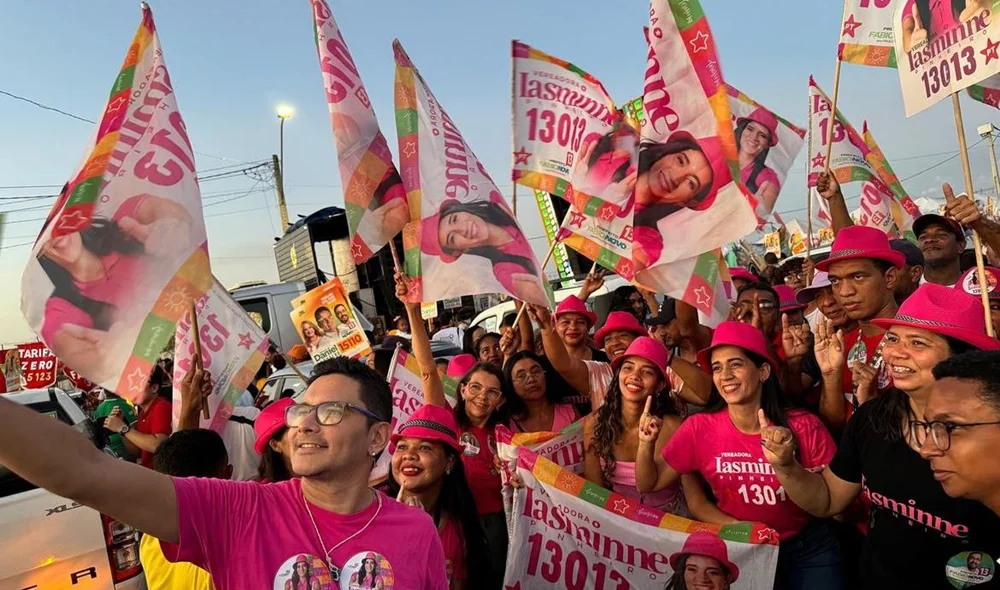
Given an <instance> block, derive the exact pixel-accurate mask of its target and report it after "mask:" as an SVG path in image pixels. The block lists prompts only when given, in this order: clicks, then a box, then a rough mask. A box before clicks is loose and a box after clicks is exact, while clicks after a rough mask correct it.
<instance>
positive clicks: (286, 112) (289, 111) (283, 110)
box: [278, 104, 295, 171]
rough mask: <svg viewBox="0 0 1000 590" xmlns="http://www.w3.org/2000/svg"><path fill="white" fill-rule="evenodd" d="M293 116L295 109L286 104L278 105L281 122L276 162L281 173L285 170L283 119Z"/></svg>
mask: <svg viewBox="0 0 1000 590" xmlns="http://www.w3.org/2000/svg"><path fill="white" fill-rule="evenodd" d="M294 114H295V109H293V108H292V107H290V106H288V105H287V104H282V105H278V119H279V120H280V121H281V125H280V130H279V134H280V145H279V150H278V161H279V162H281V169H282V171H284V169H285V119H291V118H292V115H294Z"/></svg>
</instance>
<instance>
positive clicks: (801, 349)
mask: <svg viewBox="0 0 1000 590" xmlns="http://www.w3.org/2000/svg"><path fill="white" fill-rule="evenodd" d="M811 335H812V332H810V331H809V323H808V322H806V323H802V324H799V325H796V326H793V325H791V324H790V323H789V321H788V314H787V313H783V314H781V345H782V347H783V348H784V349H785V357H786V358H788V359H794V358H800V357H804V356H806V355H807V354H809V345H810V343H811V342H810V340H811V339H810V336H811Z"/></svg>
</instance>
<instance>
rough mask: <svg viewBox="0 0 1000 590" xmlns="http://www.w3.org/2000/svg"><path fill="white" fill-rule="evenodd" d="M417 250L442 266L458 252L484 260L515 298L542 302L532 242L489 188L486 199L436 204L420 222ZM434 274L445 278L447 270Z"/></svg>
mask: <svg viewBox="0 0 1000 590" xmlns="http://www.w3.org/2000/svg"><path fill="white" fill-rule="evenodd" d="M420 250H421V251H422V252H423V254H424V255H425V256H434V257H436V258H439V259H440V260H441V261H442V262H443V263H445V265H448V264H450V263H452V262H455V261H456V260H458V259H459V258H461V257H462V256H463V255H470V256H479V257H482V258H485V259H486V260H488V261H489V262H490V264H491V266H492V267H493V275H494V276H495V277H496V280H497V281H499V283H500V284H501V285H503V287H504V289H506V290H508V291H509V292H511V293H513V294H514V296H515V297H516V298H518V299H521V300H523V301H543V300H545V291H544V290H543V288H542V285H541V282H540V281H539V279H538V268H537V266H536V264H535V262H534V261H533V252H532V249H531V244H530V243H528V240H527V238H525V236H524V234H523V233H521V230H520V229H519V228H518V225H517V221H516V220H515V219H514V216H513V215H512V214H511V212H510V210H509V209H508V208H507V204H506V203H504V201H503V197H502V196H501V195H500V193H499V192H497V191H491V192H490V195H489V200H488V201H472V202H462V201H459V200H457V199H447V200H445V201H444V202H443V203H441V206H440V208H439V209H438V212H437V213H436V214H434V215H431V216H430V217H427V218H425V219H424V220H423V223H422V225H421V231H420ZM445 268H446V267H445ZM436 275H437V276H435V277H434V278H439V277H440V278H446V273H436ZM442 275H445V276H442ZM425 280H433V279H428V278H426V277H425Z"/></svg>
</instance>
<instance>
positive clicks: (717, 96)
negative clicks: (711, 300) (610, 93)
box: [632, 0, 757, 282]
mask: <svg viewBox="0 0 1000 590" xmlns="http://www.w3.org/2000/svg"><path fill="white" fill-rule="evenodd" d="M646 38H647V41H648V55H647V61H646V64H647V65H646V78H645V86H644V88H643V111H644V112H645V116H646V120H647V125H645V126H643V127H642V128H641V142H640V146H639V170H640V171H642V172H641V173H640V174H639V177H638V179H637V182H636V190H635V209H634V214H635V217H634V224H633V233H632V238H633V241H632V244H633V251H632V258H633V261H634V263H635V269H636V278H637V279H638V280H639V281H640V282H643V281H644V280H646V281H647V282H648V279H644V278H643V276H642V275H643V272H644V271H647V270H648V269H652V268H654V267H656V266H657V265H661V264H666V263H669V262H675V261H678V260H685V259H689V258H692V257H697V256H699V255H701V254H702V253H704V252H708V251H712V250H714V249H716V248H720V247H722V246H723V245H725V244H727V243H729V242H732V241H735V240H738V239H740V238H743V237H744V236H746V235H748V234H750V233H752V232H753V231H754V230H755V229H756V227H757V216H756V214H755V213H754V209H755V208H756V199H755V198H753V197H752V196H750V195H746V194H744V192H743V190H742V189H741V188H740V187H739V183H738V182H737V180H738V178H739V169H738V166H739V164H738V162H737V149H736V137H735V135H734V134H733V125H732V111H731V109H730V107H729V97H728V93H727V90H726V84H725V81H724V80H723V77H722V67H721V64H720V62H719V57H718V55H717V53H716V48H715V42H714V40H713V37H712V32H711V30H710V28H709V25H708V19H707V18H706V17H705V13H704V11H703V10H702V7H701V5H700V4H699V3H698V2H697V1H696V0H653V2H652V6H651V9H650V24H649V29H648V31H647V34H646Z"/></svg>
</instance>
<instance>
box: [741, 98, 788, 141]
mask: <svg viewBox="0 0 1000 590" xmlns="http://www.w3.org/2000/svg"><path fill="white" fill-rule="evenodd" d="M743 121H753V122H754V123H759V124H761V125H763V126H764V127H766V128H767V130H768V131H770V132H771V147H774V146H776V145H778V118H777V117H775V116H774V113H772V112H771V111H769V110H767V109H765V108H761V107H757V108H756V109H754V111H753V112H752V113H750V114H749V115H748V116H746V117H740V118H739V119H736V124H737V125H740V124H742V123H743Z"/></svg>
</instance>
